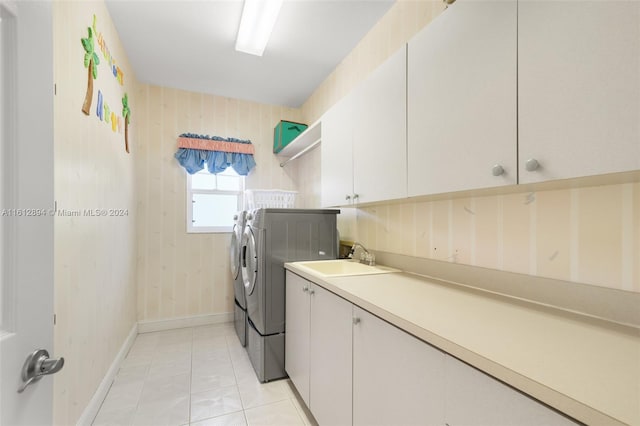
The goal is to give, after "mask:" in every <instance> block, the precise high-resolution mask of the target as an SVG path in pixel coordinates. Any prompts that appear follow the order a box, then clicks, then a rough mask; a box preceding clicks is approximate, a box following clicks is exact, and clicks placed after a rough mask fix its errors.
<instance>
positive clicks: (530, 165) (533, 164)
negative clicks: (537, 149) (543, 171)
mask: <svg viewBox="0 0 640 426" xmlns="http://www.w3.org/2000/svg"><path fill="white" fill-rule="evenodd" d="M524 167H525V169H527V171H530V172H534V171H536V170H538V167H540V163H538V160H536V159H535V158H529V159H528V160H527V161H526V162H525V163H524Z"/></svg>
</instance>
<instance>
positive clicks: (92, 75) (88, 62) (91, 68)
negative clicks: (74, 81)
mask: <svg viewBox="0 0 640 426" xmlns="http://www.w3.org/2000/svg"><path fill="white" fill-rule="evenodd" d="M87 30H88V32H89V36H88V37H87V38H81V39H80V41H81V42H82V47H84V52H85V53H84V67H85V68H88V74H87V93H86V95H85V96H84V103H83V104H82V112H84V114H85V115H89V111H90V110H91V102H92V101H93V80H95V79H96V78H98V65H99V64H100V58H98V55H97V54H96V52H95V49H94V43H93V31H92V30H91V27H87Z"/></svg>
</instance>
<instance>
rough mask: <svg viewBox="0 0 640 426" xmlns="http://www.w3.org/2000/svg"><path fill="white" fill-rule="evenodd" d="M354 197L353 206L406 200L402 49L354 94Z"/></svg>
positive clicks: (405, 60) (375, 71)
mask: <svg viewBox="0 0 640 426" xmlns="http://www.w3.org/2000/svg"><path fill="white" fill-rule="evenodd" d="M355 95H356V99H355V103H356V108H355V110H356V119H355V128H354V131H353V135H354V136H353V192H354V193H355V194H356V195H357V198H356V200H355V201H357V202H367V203H368V202H372V201H380V200H391V199H394V198H406V196H407V49H406V47H402V48H401V49H400V50H398V52H396V53H395V54H394V55H392V56H391V57H390V58H389V59H387V60H386V61H385V62H384V63H383V64H382V65H380V66H379V67H378V68H377V69H376V70H374V71H373V72H372V73H371V74H370V75H369V76H368V77H367V78H366V80H364V81H363V83H362V84H361V86H360V87H359V90H358V91H357V92H356V93H355Z"/></svg>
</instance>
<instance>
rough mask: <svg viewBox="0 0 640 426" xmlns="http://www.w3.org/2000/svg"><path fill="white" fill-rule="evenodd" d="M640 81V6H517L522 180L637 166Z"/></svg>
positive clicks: (639, 166)
mask: <svg viewBox="0 0 640 426" xmlns="http://www.w3.org/2000/svg"><path fill="white" fill-rule="evenodd" d="M638 76H640V2H637V1H606V2H599V1H590V2H570V1H558V2H540V1H520V2H519V6H518V105H519V156H520V159H519V161H520V183H529V182H539V181H545V180H550V179H562V178H571V177H577V176H586V175H596V174H602V173H611V172H621V171H627V170H634V169H640V77H638ZM530 159H535V160H537V162H538V163H539V168H538V169H536V170H534V171H529V170H527V168H526V167H527V164H526V162H527V160H530Z"/></svg>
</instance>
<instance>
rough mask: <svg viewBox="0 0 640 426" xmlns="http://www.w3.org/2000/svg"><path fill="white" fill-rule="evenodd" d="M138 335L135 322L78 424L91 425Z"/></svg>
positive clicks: (82, 425)
mask: <svg viewBox="0 0 640 426" xmlns="http://www.w3.org/2000/svg"><path fill="white" fill-rule="evenodd" d="M137 335H138V323H134V324H133V327H131V331H130V332H129V335H128V336H127V338H126V339H125V341H124V343H123V344H122V347H121V348H120V351H119V352H118V354H117V355H116V357H115V359H114V360H113V362H112V363H111V367H109V370H108V371H107V374H105V376H104V378H103V379H102V382H100V385H99V386H98V389H97V390H96V391H95V393H94V394H93V397H92V398H91V401H89V404H88V405H87V406H86V408H85V409H84V411H83V412H82V415H81V416H80V418H79V419H78V422H77V423H76V425H77V426H90V425H91V423H92V422H93V420H94V419H95V417H96V415H97V414H98V411H99V410H100V406H101V405H102V401H104V398H105V397H106V396H107V393H108V392H109V388H110V387H111V383H112V382H113V379H115V377H116V374H118V370H119V369H120V364H122V361H123V360H124V358H125V357H126V356H127V353H129V349H131V346H132V345H133V342H135V340H136V336H137Z"/></svg>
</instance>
